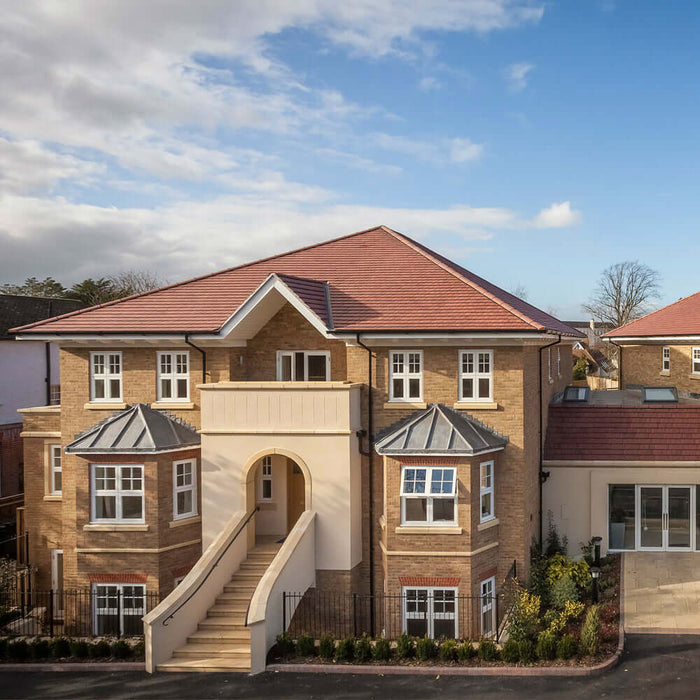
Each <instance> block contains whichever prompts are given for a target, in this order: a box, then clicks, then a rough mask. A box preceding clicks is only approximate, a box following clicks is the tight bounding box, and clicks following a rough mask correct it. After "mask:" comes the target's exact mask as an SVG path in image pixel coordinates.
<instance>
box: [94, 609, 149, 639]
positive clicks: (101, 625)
mask: <svg viewBox="0 0 700 700" xmlns="http://www.w3.org/2000/svg"><path fill="white" fill-rule="evenodd" d="M141 628H142V629H143V623H142V624H141ZM95 634H97V635H98V636H100V637H102V636H108V635H109V636H115V637H118V636H119V616H118V615H117V612H116V608H115V611H114V613H113V614H109V613H98V614H97V629H96V630H95Z"/></svg>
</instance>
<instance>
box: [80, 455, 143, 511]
mask: <svg viewBox="0 0 700 700" xmlns="http://www.w3.org/2000/svg"><path fill="white" fill-rule="evenodd" d="M91 471H92V518H91V522H93V523H143V522H144V512H143V510H144V509H143V466H142V465H140V466H135V465H131V464H128V465H115V464H93V465H91Z"/></svg>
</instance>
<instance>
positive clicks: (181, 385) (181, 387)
mask: <svg viewBox="0 0 700 700" xmlns="http://www.w3.org/2000/svg"><path fill="white" fill-rule="evenodd" d="M177 398H178V399H186V398H187V380H186V379H178V380H177Z"/></svg>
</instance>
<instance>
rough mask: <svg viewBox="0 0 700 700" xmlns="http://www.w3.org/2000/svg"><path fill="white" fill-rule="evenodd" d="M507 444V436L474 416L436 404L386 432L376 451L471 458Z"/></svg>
mask: <svg viewBox="0 0 700 700" xmlns="http://www.w3.org/2000/svg"><path fill="white" fill-rule="evenodd" d="M507 443H508V438H507V437H505V436H503V435H501V434H500V433H498V432H496V431H495V430H494V429H493V428H489V427H488V426H486V425H484V424H483V423H481V422H480V421H478V420H477V419H476V418H474V417H473V416H470V415H468V414H465V413H458V412H457V411H454V410H453V409H451V408H448V407H447V406H444V405H443V404H439V403H434V404H431V405H430V406H428V407H427V408H424V409H421V410H419V411H416V412H415V413H412V414H411V415H410V416H407V417H406V418H404V419H402V420H400V421H399V422H398V423H395V424H394V425H392V426H390V427H389V428H387V429H386V430H384V431H382V432H381V433H380V434H379V435H378V436H377V438H376V440H375V444H374V448H375V450H376V451H377V453H378V454H380V455H430V454H453V455H455V456H458V455H465V456H471V455H475V454H480V453H482V452H490V451H492V450H498V449H503V448H504V447H505V446H506V444H507Z"/></svg>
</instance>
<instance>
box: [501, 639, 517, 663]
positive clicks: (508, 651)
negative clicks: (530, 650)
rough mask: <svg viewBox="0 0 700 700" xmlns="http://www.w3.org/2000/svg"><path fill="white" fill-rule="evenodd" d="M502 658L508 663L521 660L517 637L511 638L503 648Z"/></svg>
mask: <svg viewBox="0 0 700 700" xmlns="http://www.w3.org/2000/svg"><path fill="white" fill-rule="evenodd" d="M501 658H502V659H503V660H504V661H505V662H506V663H507V664H517V663H518V661H520V647H519V645H518V642H516V641H515V639H509V640H507V641H506V643H505V644H504V645H503V649H501Z"/></svg>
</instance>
